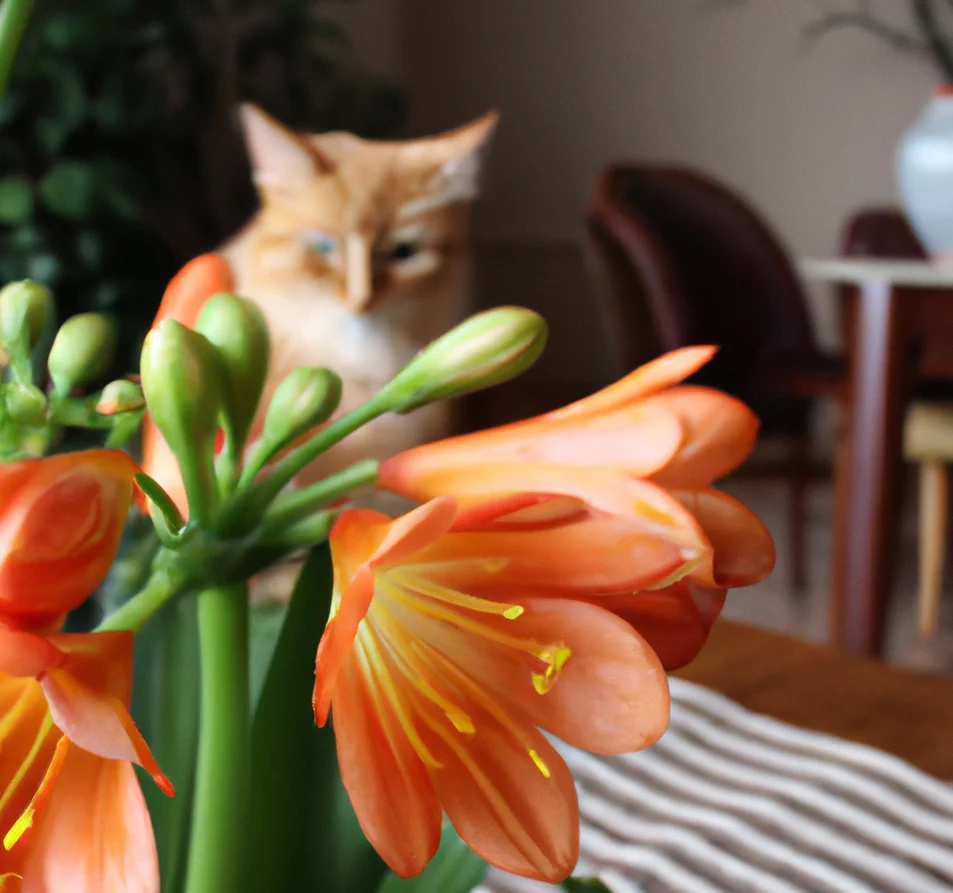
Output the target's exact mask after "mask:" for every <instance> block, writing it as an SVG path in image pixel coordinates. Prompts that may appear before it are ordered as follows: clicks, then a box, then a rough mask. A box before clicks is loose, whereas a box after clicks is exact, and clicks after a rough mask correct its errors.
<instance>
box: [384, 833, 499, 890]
mask: <svg viewBox="0 0 953 893" xmlns="http://www.w3.org/2000/svg"><path fill="white" fill-rule="evenodd" d="M488 867H489V866H488V865H487V864H486V862H484V861H483V860H482V859H481V858H480V857H479V856H478V855H477V854H476V853H474V852H473V850H471V849H470V848H469V847H468V846H467V845H466V844H465V843H464V842H463V841H462V840H461V839H460V837H459V836H458V834H457V832H456V831H454V829H453V827H452V826H451V825H449V824H444V829H443V837H442V838H441V840H440V849H439V850H437V855H436V856H434V857H433V859H432V860H431V862H430V864H429V865H428V866H427V867H426V868H425V869H424V871H423V873H422V874H419V875H417V877H415V878H410V880H405V879H404V878H399V877H397V875H396V874H391V875H388V876H387V877H386V878H384V882H383V883H382V884H381V885H380V887H379V888H378V891H377V893H470V891H472V890H473V888H474V887H476V886H478V885H479V884H480V882H481V881H482V880H483V877H484V875H486V871H487V868H488Z"/></svg>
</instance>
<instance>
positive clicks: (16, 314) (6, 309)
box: [0, 279, 53, 353]
mask: <svg viewBox="0 0 953 893" xmlns="http://www.w3.org/2000/svg"><path fill="white" fill-rule="evenodd" d="M52 311H53V296H52V295H51V294H50V291H49V289H47V288H45V287H44V286H42V285H40V284H39V283H38V282H33V281H32V280H30V279H24V280H23V281H22V282H11V283H10V284H9V285H5V286H4V287H3V288H2V289H0V341H2V342H3V343H4V344H5V345H14V344H19V345H22V346H23V349H24V352H25V353H29V352H30V351H31V350H33V347H34V345H35V344H36V343H37V341H39V340H40V336H41V335H42V334H43V327H44V326H45V325H46V320H47V318H48V317H49V316H50V315H51V314H52Z"/></svg>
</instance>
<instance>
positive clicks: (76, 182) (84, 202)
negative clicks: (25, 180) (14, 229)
mask: <svg viewBox="0 0 953 893" xmlns="http://www.w3.org/2000/svg"><path fill="white" fill-rule="evenodd" d="M40 197H41V198H42V199H43V202H44V204H45V205H46V206H47V207H48V208H49V209H50V210H51V211H52V212H53V213H54V214H59V215H60V216H61V217H67V218H69V219H70V220H82V219H84V218H86V217H88V216H89V215H90V214H91V213H92V210H93V205H94V201H95V197H96V174H95V170H94V168H93V167H92V166H91V165H89V164H85V163H83V162H82V161H60V162H58V163H57V164H55V165H54V166H53V167H52V168H51V169H50V170H49V172H48V173H47V174H46V176H45V177H43V179H42V180H40Z"/></svg>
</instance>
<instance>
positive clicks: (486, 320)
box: [381, 307, 547, 413]
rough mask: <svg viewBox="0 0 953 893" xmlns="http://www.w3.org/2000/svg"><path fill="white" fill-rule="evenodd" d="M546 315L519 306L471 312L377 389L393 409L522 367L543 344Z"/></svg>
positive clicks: (486, 383)
mask: <svg viewBox="0 0 953 893" xmlns="http://www.w3.org/2000/svg"><path fill="white" fill-rule="evenodd" d="M546 335H547V328H546V321H545V320H544V319H543V318H542V317H541V316H540V315H539V314H538V313H534V312H533V311H532V310H527V309H526V308H525V307H497V308H495V309H493V310H486V311H484V312H483V313H477V314H476V315H474V316H471V317H470V318H469V319H467V320H464V322H462V323H460V325H458V326H456V327H455V328H453V329H451V330H450V331H449V332H447V334H446V335H443V336H442V337H440V338H438V339H437V340H436V341H434V342H433V343H431V344H429V345H427V347H425V348H424V349H423V350H422V351H421V352H420V353H419V354H417V356H416V357H414V359H412V360H411V361H410V362H409V363H408V364H407V365H406V366H404V368H403V369H401V370H400V372H398V373H397V375H395V376H394V378H393V379H392V380H391V381H390V382H388V383H387V384H386V385H385V386H384V388H383V390H382V392H381V396H382V398H383V399H386V400H387V401H389V403H390V406H391V408H392V409H393V411H394V412H399V413H404V412H410V411H411V410H412V409H417V408H418V407H420V406H424V405H426V404H428V403H433V402H434V401H436V400H442V399H444V398H446V397H454V396H457V395H460V394H468V393H470V392H472V391H478V390H481V389H482V388H486V387H490V386H491V385H495V384H500V383H501V382H504V381H508V380H509V379H511V378H513V377H514V376H516V375H519V374H520V373H521V372H524V371H526V370H527V369H528V368H529V367H530V366H532V365H533V363H535V362H536V360H538V359H539V356H540V354H541V353H542V352H543V348H544V347H545V346H546Z"/></svg>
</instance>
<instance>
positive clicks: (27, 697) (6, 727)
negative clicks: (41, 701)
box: [0, 682, 35, 741]
mask: <svg viewBox="0 0 953 893" xmlns="http://www.w3.org/2000/svg"><path fill="white" fill-rule="evenodd" d="M33 685H34V683H32V682H28V683H27V684H26V685H24V686H23V689H22V690H21V691H20V694H19V695H18V696H17V699H16V701H14V702H13V706H12V707H11V708H10V709H9V710H8V711H7V712H6V713H5V714H4V716H3V719H0V741H2V740H3V739H4V738H6V737H7V735H8V734H10V729H12V728H13V726H14V725H16V724H17V723H18V722H19V721H20V720H21V719H22V718H23V714H24V713H26V712H27V709H28V708H29V707H30V703H31V701H32V700H33V695H34V694H35V692H33V691H31V690H30V689H31V688H32V686H33Z"/></svg>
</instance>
